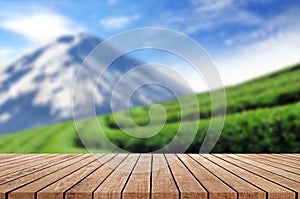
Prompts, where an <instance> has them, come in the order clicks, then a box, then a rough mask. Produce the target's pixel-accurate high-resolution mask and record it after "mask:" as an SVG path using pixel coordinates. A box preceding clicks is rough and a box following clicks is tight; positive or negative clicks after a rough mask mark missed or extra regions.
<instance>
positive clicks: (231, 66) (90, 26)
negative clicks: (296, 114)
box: [0, 0, 300, 90]
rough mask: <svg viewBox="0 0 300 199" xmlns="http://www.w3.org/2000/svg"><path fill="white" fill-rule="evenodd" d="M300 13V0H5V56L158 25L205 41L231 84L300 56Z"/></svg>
mask: <svg viewBox="0 0 300 199" xmlns="http://www.w3.org/2000/svg"><path fill="white" fill-rule="evenodd" d="M299 19H300V1H299V0H285V1H280V0H249V1H240V0H186V1H174V0H160V1H159V0H153V1H150V0H149V1H133V0H132V1H130V0H127V1H125V0H108V1H96V0H87V1H79V0H77V1H76V0H75V1H67V0H62V1H53V0H45V1H38V0H35V1H29V0H27V1H22V0H19V1H17V0H15V1H9V0H0V64H4V63H6V62H8V61H10V60H11V59H13V58H14V57H16V56H18V55H20V53H23V52H25V51H27V50H28V49H30V48H33V47H36V46H39V45H41V44H43V43H45V42H47V41H49V40H50V39H53V38H55V37H58V36H60V35H63V34H70V33H71V34H76V33H80V32H89V33H91V34H94V35H96V36H99V37H101V38H102V39H105V38H108V37H110V36H112V35H114V34H116V33H119V32H121V31H125V30H128V29H132V28H140V27H147V26H155V27H164V28H170V29H174V30H177V31H180V32H183V33H185V34H187V35H188V36H190V37H191V38H193V39H194V40H196V41H197V42H199V43H200V44H201V45H202V46H203V47H204V48H205V49H206V51H207V52H208V54H209V55H210V56H211V58H212V59H213V60H214V62H215V63H216V65H217V68H218V69H219V72H220V75H221V77H222V80H223V82H224V84H225V85H229V84H234V83H237V82H240V81H244V80H247V79H250V78H253V77H255V76H257V75H262V74H265V73H268V72H270V71H273V70H276V69H279V68H281V67H284V66H286V65H289V64H292V63H295V62H299V61H300V47H299V46H300V36H299V35H300V23H299ZM171 64H172V63H171ZM174 64H176V63H174ZM178 67H179V68H180V67H181V69H184V66H178ZM186 73H187V74H188V73H189V72H188V71H186ZM191 75H192V74H191ZM199 90H201V89H199Z"/></svg>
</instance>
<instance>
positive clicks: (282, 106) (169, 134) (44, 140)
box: [0, 64, 300, 153]
mask: <svg viewBox="0 0 300 199" xmlns="http://www.w3.org/2000/svg"><path fill="white" fill-rule="evenodd" d="M216 92H217V91H216ZM226 95H227V117H226V121H225V125H224V129H223V132H222V135H221V136H220V139H219V141H218V143H217V144H216V145H215V147H214V149H213V150H212V151H213V152H300V64H297V65H295V66H292V67H288V68H286V69H284V70H281V71H278V72H275V73H272V74H270V75H267V76H264V77H261V78H257V79H254V80H252V81H248V82H245V83H242V84H239V85H236V86H231V87H228V88H226ZM189 97H190V96H183V97H182V98H181V99H182V100H187V101H188V99H189ZM197 98H198V101H199V108H200V110H201V114H200V116H199V113H197V112H195V107H194V105H193V104H190V105H189V104H186V105H185V106H184V107H182V108H184V109H185V110H186V111H185V112H184V114H181V112H180V110H181V109H180V106H179V103H178V100H173V101H166V102H163V103H161V105H162V106H164V107H165V110H166V112H167V119H166V121H167V123H166V125H164V126H163V128H162V129H161V130H160V131H159V133H157V134H156V135H155V136H153V137H150V138H133V137H130V136H128V135H127V134H125V133H124V132H123V131H121V130H120V129H119V126H118V125H117V124H116V122H115V121H114V118H113V116H112V115H103V116H100V117H99V118H97V120H98V122H99V124H100V125H101V127H102V128H103V131H104V132H105V134H106V137H107V138H109V140H110V141H111V142H113V143H114V144H115V145H117V146H119V147H120V148H123V149H125V150H128V151H131V152H149V151H154V150H158V149H160V148H161V147H163V146H165V145H166V144H168V143H169V142H170V141H171V140H172V139H173V137H174V136H175V135H176V133H177V131H178V128H179V124H180V121H181V119H182V121H183V122H181V125H182V126H185V127H186V128H185V131H184V132H183V134H184V136H183V137H182V143H178V147H179V148H180V147H181V144H182V146H184V144H185V141H186V140H193V143H192V144H191V146H190V147H189V148H188V150H187V152H199V148H200V146H201V144H202V141H203V138H204V136H205V134H206V132H207V129H208V125H209V123H210V116H211V114H212V113H214V114H215V115H216V120H218V111H219V109H220V107H219V106H218V105H217V106H215V107H214V108H211V102H210V96H209V94H208V93H200V94H198V95H197ZM220 106H221V105H220ZM149 108H150V106H143V107H138V108H134V109H132V110H131V111H130V115H131V117H132V119H133V121H134V122H135V123H136V124H138V125H140V126H143V128H142V129H141V128H136V127H134V126H132V124H130V123H128V121H127V119H128V116H127V115H126V114H125V113H123V112H120V113H117V114H118V116H119V117H120V118H121V122H120V127H122V128H125V129H126V130H127V131H130V132H132V133H135V134H142V135H146V134H147V133H148V132H151V130H153V128H156V126H155V125H154V126H152V127H151V129H150V127H147V126H146V125H148V124H149V123H150V122H152V123H154V124H156V123H157V124H159V123H158V122H159V121H160V120H161V119H163V118H161V115H160V114H156V115H155V118H152V119H153V120H152V121H151V119H150V117H149ZM199 117H201V120H200V122H199V124H196V123H197V120H198V119H199ZM93 121H94V120H93V119H86V120H84V121H82V123H83V124H84V125H83V127H84V132H83V133H82V134H81V139H79V136H78V133H77V131H76V128H75V125H74V123H73V122H72V121H70V122H65V123H59V124H53V125H48V126H43V127H38V128H33V129H29V130H26V131H22V132H17V133H13V134H6V135H2V136H0V152H1V153H84V152H87V150H86V149H85V148H84V145H83V144H82V140H83V142H84V143H85V144H87V145H88V146H89V148H91V149H92V150H93V151H95V152H112V151H111V149H108V148H107V143H106V142H105V141H104V140H103V139H101V137H100V138H99V136H98V135H99V134H98V133H97V132H96V131H95V128H94V125H93ZM195 124H196V125H198V131H197V135H196V138H195V139H194V137H193V136H192V135H191V134H192V132H191V131H192V130H190V131H189V127H190V126H193V125H195ZM211 133H212V134H213V133H214V132H211ZM174 151H175V152H176V149H172V148H169V149H168V150H167V151H166V152H174Z"/></svg>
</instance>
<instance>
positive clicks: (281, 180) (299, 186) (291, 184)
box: [216, 155, 300, 198]
mask: <svg viewBox="0 0 300 199" xmlns="http://www.w3.org/2000/svg"><path fill="white" fill-rule="evenodd" d="M216 156H217V157H220V158H221V159H223V160H225V161H228V162H230V163H231V164H234V165H236V166H238V167H240V168H243V169H245V170H247V171H249V172H252V173H254V174H256V175H259V176H261V177H264V178H265V179H268V180H269V181H272V182H274V183H276V184H279V185H281V186H284V187H286V188H289V189H291V190H293V191H294V192H296V193H297V198H299V193H300V183H298V182H295V181H293V180H290V179H287V178H285V177H283V176H280V175H277V174H275V173H272V172H270V171H266V170H263V169H261V168H258V167H255V166H254V165H251V164H247V163H245V162H242V161H240V160H238V159H236V158H234V157H235V156H233V155H226V156H225V155H216Z"/></svg>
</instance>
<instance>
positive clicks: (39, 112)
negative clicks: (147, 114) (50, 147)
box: [0, 33, 190, 133]
mask: <svg viewBox="0 0 300 199" xmlns="http://www.w3.org/2000/svg"><path fill="white" fill-rule="evenodd" d="M101 41H102V40H101V39H99V38H97V37H95V36H92V35H90V34H88V33H84V34H79V35H67V36H62V37H60V38H58V39H56V40H54V41H52V42H50V43H48V44H45V45H43V46H41V47H39V48H36V49H34V50H32V51H30V52H28V53H26V54H24V55H23V56H22V57H20V58H18V59H17V60H15V61H13V62H12V63H11V64H8V65H6V66H2V67H1V68H0V133H4V132H14V131H18V130H21V129H25V128H29V127H33V126H37V125H42V124H48V123H53V122H59V121H63V120H68V119H71V118H72V93H73V85H74V80H75V77H76V73H77V71H78V69H79V66H80V65H81V64H82V62H83V61H84V59H85V57H86V56H87V55H88V54H89V53H90V52H91V50H93V49H94V48H95V47H96V46H97V45H98V44H99V43H100V42H101ZM112 49H113V48H112ZM106 53H107V52H106ZM87 64H88V63H87ZM113 64H114V67H112V68H113V70H111V71H108V73H107V74H106V75H105V76H104V77H103V78H104V79H103V82H102V84H101V88H99V89H98V90H97V92H95V99H97V100H96V111H97V114H102V113H108V112H110V111H111V109H110V108H109V104H110V103H109V101H110V99H111V91H112V90H113V86H114V84H115V83H116V82H117V81H118V79H119V78H120V77H121V76H122V74H124V73H125V72H126V71H128V70H129V69H131V68H133V67H135V66H137V65H140V64H141V62H140V61H137V60H135V59H133V58H131V57H128V56H122V58H120V59H118V60H117V61H116V62H114V63H113ZM88 67H89V66H87V68H88ZM99 67H102V66H101V63H99ZM86 75H87V77H88V78H81V79H78V80H77V81H80V84H82V85H84V89H85V90H86V92H94V91H95V82H97V80H98V77H97V76H95V75H94V74H93V71H92V67H91V71H89V70H88V69H87V70H86ZM156 92H157V96H159V98H157V97H155V95H153V96H154V97H153V98H151V97H150V98H149V97H148V98H147V99H145V98H143V97H142V96H140V98H138V100H137V101H136V102H134V103H133V106H135V105H141V104H146V103H150V102H155V101H157V100H160V101H161V100H165V99H169V98H170V95H167V94H163V93H162V92H158V91H156ZM188 92H190V91H188ZM185 93H186V92H185ZM83 96H84V94H83ZM75 106H76V104H75Z"/></svg>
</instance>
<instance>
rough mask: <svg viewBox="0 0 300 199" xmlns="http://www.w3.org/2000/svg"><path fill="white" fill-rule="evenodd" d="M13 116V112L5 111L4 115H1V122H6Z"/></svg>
mask: <svg viewBox="0 0 300 199" xmlns="http://www.w3.org/2000/svg"><path fill="white" fill-rule="evenodd" d="M10 118H11V114H9V113H7V112H6V113H3V114H2V115H0V122H2V123H4V122H6V121H7V120H9V119H10Z"/></svg>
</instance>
